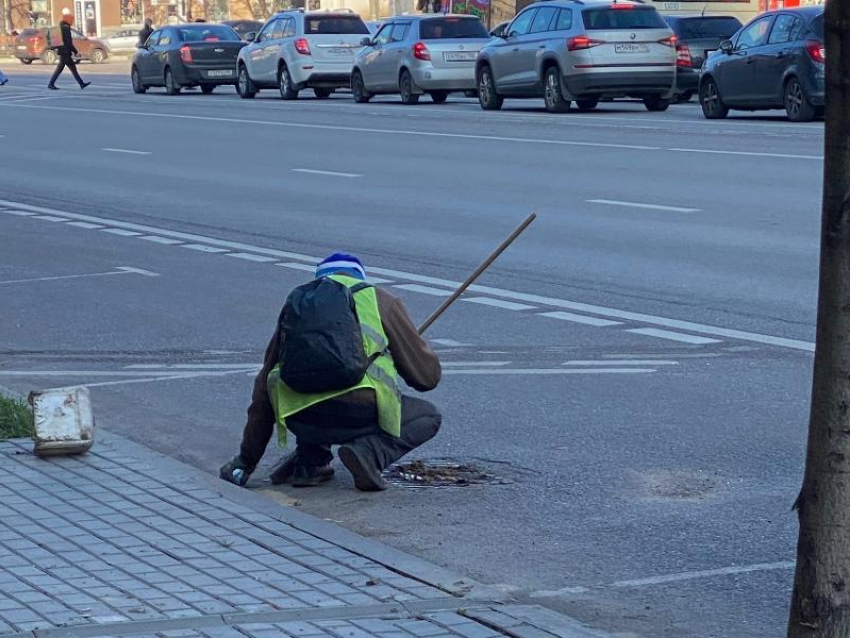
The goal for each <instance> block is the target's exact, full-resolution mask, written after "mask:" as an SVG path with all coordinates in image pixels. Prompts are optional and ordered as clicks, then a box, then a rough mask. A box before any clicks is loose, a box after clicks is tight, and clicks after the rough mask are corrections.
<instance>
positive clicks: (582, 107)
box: [576, 98, 599, 113]
mask: <svg viewBox="0 0 850 638" xmlns="http://www.w3.org/2000/svg"><path fill="white" fill-rule="evenodd" d="M576 106H577V107H578V110H579V111H581V112H582V113H586V112H587V111H592V110H593V109H595V108H596V107H597V106H599V99H598V98H593V99H592V100H576Z"/></svg>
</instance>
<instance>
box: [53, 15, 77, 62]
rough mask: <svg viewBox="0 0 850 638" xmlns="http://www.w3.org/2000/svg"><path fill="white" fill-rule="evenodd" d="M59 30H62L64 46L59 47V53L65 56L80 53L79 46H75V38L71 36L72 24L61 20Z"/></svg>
mask: <svg viewBox="0 0 850 638" xmlns="http://www.w3.org/2000/svg"><path fill="white" fill-rule="evenodd" d="M59 30H60V31H61V32H62V46H61V47H59V49H58V50H57V53H58V54H59V55H65V56H68V55H78V54H79V52H78V51H77V47H75V46H74V38H73V37H72V36H71V25H70V24H68V23H67V22H61V23H60V24H59Z"/></svg>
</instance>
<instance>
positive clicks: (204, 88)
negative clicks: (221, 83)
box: [201, 84, 215, 95]
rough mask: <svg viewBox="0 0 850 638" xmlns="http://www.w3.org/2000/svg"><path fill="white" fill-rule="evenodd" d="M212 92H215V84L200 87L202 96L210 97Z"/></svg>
mask: <svg viewBox="0 0 850 638" xmlns="http://www.w3.org/2000/svg"><path fill="white" fill-rule="evenodd" d="M213 91H215V84H202V85H201V93H203V94H204V95H210V94H211V93H212V92H213Z"/></svg>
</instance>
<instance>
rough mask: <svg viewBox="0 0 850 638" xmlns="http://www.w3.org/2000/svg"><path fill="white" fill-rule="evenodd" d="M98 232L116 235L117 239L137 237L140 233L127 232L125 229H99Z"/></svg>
mask: <svg viewBox="0 0 850 638" xmlns="http://www.w3.org/2000/svg"><path fill="white" fill-rule="evenodd" d="M100 232H102V233H109V234H110V235H118V236H119V237H138V236H139V235H141V234H142V233H137V232H136V231H135V230H127V229H125V228H101V229H100Z"/></svg>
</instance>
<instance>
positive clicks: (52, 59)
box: [41, 49, 56, 64]
mask: <svg viewBox="0 0 850 638" xmlns="http://www.w3.org/2000/svg"><path fill="white" fill-rule="evenodd" d="M41 61H42V62H43V63H44V64H56V51H54V50H53V49H45V50H44V51H43V52H42V54H41Z"/></svg>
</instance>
